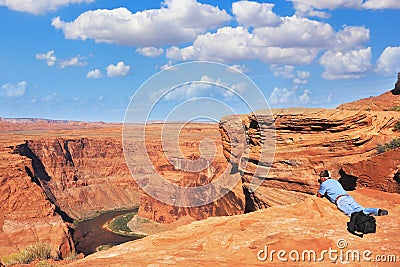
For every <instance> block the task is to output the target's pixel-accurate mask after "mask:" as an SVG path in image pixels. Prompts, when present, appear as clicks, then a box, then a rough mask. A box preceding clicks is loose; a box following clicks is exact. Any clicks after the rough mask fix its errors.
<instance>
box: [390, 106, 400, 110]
mask: <svg viewBox="0 0 400 267" xmlns="http://www.w3.org/2000/svg"><path fill="white" fill-rule="evenodd" d="M389 110H390V111H400V106H394V107H391V108H390V109H389Z"/></svg>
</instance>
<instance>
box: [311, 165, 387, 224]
mask: <svg viewBox="0 0 400 267" xmlns="http://www.w3.org/2000/svg"><path fill="white" fill-rule="evenodd" d="M319 177H320V178H319V179H318V182H319V183H320V184H321V185H320V187H319V190H318V193H317V196H318V197H321V198H322V197H324V196H326V197H327V198H328V199H329V201H330V202H332V203H333V204H335V205H336V206H337V207H338V209H339V210H341V211H342V212H343V213H344V214H346V215H347V216H351V214H352V213H353V212H358V211H363V212H364V213H365V214H366V215H377V216H383V215H388V214H389V212H388V211H387V210H384V209H377V208H364V207H362V206H361V205H360V204H358V203H357V202H356V201H355V200H354V198H353V197H352V196H350V195H348V194H347V193H346V191H345V190H344V189H343V187H342V185H341V184H340V183H339V181H337V180H334V179H331V174H330V172H329V171H328V170H323V171H322V172H321V173H320V175H319Z"/></svg>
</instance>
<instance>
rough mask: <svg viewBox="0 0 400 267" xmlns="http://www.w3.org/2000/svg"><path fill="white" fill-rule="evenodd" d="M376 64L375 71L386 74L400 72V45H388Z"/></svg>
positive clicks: (390, 74)
mask: <svg viewBox="0 0 400 267" xmlns="http://www.w3.org/2000/svg"><path fill="white" fill-rule="evenodd" d="M376 65H377V66H376V69H375V72H376V73H378V74H381V75H384V76H392V75H394V74H396V73H398V72H400V46H398V47H390V46H389V47H386V48H385V50H384V51H383V52H382V54H381V56H380V57H379V59H378V61H377V63H376Z"/></svg>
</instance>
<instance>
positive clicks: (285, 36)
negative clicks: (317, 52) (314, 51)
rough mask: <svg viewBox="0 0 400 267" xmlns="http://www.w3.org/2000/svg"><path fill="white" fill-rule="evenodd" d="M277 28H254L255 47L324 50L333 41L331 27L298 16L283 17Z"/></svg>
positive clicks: (333, 34)
mask: <svg viewBox="0 0 400 267" xmlns="http://www.w3.org/2000/svg"><path fill="white" fill-rule="evenodd" d="M282 20H283V21H282V23H281V24H280V25H279V26H278V27H261V28H255V29H254V31H253V33H254V36H255V41H256V44H257V45H262V46H269V47H281V48H290V47H297V48H324V47H327V46H331V45H332V44H333V42H334V40H335V31H334V30H333V28H332V26H331V25H329V24H327V23H324V22H319V21H316V20H310V19H308V18H302V17H298V16H292V17H284V18H283V19H282Z"/></svg>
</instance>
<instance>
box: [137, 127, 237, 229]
mask: <svg viewBox="0 0 400 267" xmlns="http://www.w3.org/2000/svg"><path fill="white" fill-rule="evenodd" d="M149 127H150V130H149V131H151V132H152V133H153V139H152V140H151V142H149V143H148V144H147V145H146V147H147V151H149V152H150V153H149V158H150V160H151V162H152V165H153V166H154V167H155V169H156V170H157V174H156V175H160V177H162V178H163V179H165V180H167V181H168V182H171V183H173V184H175V185H177V186H180V187H200V186H203V185H208V184H210V183H213V182H214V181H215V180H217V179H222V180H229V179H233V180H234V181H238V183H237V184H236V185H235V186H234V188H232V190H229V189H227V188H226V187H221V188H213V189H214V190H219V191H220V192H221V194H222V195H224V197H222V198H220V199H218V200H217V201H213V202H211V203H209V204H207V205H202V206H195V207H178V206H173V205H169V204H166V203H163V202H161V201H159V200H156V199H154V198H153V197H152V196H149V195H148V194H146V193H143V194H142V196H141V200H140V207H139V212H138V215H140V216H142V217H145V218H148V219H151V220H154V221H156V222H159V223H168V224H169V223H172V222H175V221H177V220H179V219H180V218H183V217H191V218H192V219H193V220H202V219H205V218H208V217H212V216H226V215H235V214H243V213H244V212H245V195H244V193H243V189H242V182H241V178H240V175H239V174H237V175H234V176H230V172H231V171H230V170H231V168H232V167H231V164H230V163H228V162H227V161H226V159H225V157H224V156H223V153H222V152H223V151H222V146H221V136H220V134H219V132H218V126H217V125H205V124H198V125H196V124H193V125H186V127H184V128H183V129H178V128H176V129H173V128H171V125H169V127H168V128H170V133H167V134H166V135H164V137H163V138H164V139H163V142H161V139H160V134H161V130H162V126H161V125H152V126H149ZM177 132H180V139H179V141H178V144H175V143H174V141H173V140H174V138H175V136H174V134H176V133H177ZM205 138H208V139H209V140H212V141H213V142H212V144H213V145H212V147H211V148H207V147H203V149H202V151H200V149H199V148H200V143H201V142H202V141H203V140H204V139H205ZM163 143H164V144H171V146H168V145H166V146H165V145H163ZM177 145H178V146H179V147H180V152H181V153H182V156H181V157H179V158H178V157H170V158H168V157H167V155H169V154H170V153H169V152H170V151H168V149H169V148H171V147H173V146H177ZM210 145H211V144H210ZM214 149H216V151H215V155H214V156H213V157H212V158H213V159H212V160H206V159H205V158H202V157H201V154H202V153H203V154H204V153H205V154H207V153H210V151H213V150H214ZM188 160H189V161H188ZM207 166H208V167H207ZM139 175H140V174H139ZM143 175H145V174H143ZM149 179H151V177H150V178H149ZM221 190H223V192H222V191H221ZM169 193H171V192H166V190H165V187H163V185H160V188H159V190H157V192H156V194H169ZM188 194H189V193H184V194H179V195H177V196H176V197H177V198H179V199H183V200H189V199H196V198H197V199H204V195H196V196H194V195H188ZM187 202H188V203H189V202H190V201H187Z"/></svg>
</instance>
